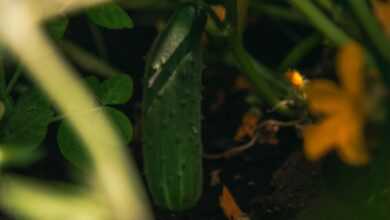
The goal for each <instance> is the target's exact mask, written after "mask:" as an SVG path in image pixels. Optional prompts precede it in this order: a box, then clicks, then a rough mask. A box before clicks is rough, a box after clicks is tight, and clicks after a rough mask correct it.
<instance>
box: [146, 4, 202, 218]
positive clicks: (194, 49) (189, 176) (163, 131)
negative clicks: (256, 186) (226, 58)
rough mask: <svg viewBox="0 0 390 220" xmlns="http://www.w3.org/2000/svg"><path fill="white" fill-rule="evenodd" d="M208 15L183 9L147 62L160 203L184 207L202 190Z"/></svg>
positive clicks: (150, 168) (152, 178)
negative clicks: (203, 46) (204, 52)
mask: <svg viewBox="0 0 390 220" xmlns="http://www.w3.org/2000/svg"><path fill="white" fill-rule="evenodd" d="M206 17H207V16H206V13H205V12H204V10H203V9H202V8H200V7H199V6H197V5H191V4H187V5H184V6H183V7H181V8H180V9H179V10H178V11H176V13H175V14H174V15H173V16H172V17H171V18H170V19H169V21H168V24H167V26H166V28H165V29H164V30H163V31H162V32H161V33H160V34H159V36H158V37H157V39H156V41H155V42H154V44H153V46H152V48H151V50H150V52H149V54H148V56H147V62H146V70H145V81H144V101H143V156H144V170H145V176H146V181H147V184H148V187H149V190H150V193H151V196H152V198H153V200H154V202H155V204H156V205H158V206H160V207H162V208H164V209H168V210H172V211H182V210H186V209H189V208H192V207H193V206H195V205H196V203H197V202H198V200H199V198H200V195H201V192H202V182H203V181H202V143H201V134H200V129H201V123H200V121H201V72H202V69H203V63H202V59H201V49H200V39H201V34H202V32H203V29H204V25H205V22H206Z"/></svg>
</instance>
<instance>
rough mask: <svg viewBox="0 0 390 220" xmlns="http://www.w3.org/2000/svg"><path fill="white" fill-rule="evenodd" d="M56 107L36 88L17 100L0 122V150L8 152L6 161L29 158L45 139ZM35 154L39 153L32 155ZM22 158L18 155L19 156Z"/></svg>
mask: <svg viewBox="0 0 390 220" xmlns="http://www.w3.org/2000/svg"><path fill="white" fill-rule="evenodd" d="M53 114H54V112H53V110H52V108H51V106H50V104H49V102H48V100H47V99H46V97H45V96H44V95H43V94H42V93H40V92H39V91H38V90H35V89H33V90H32V91H28V92H26V93H24V94H23V95H22V96H21V97H19V99H18V100H17V102H16V104H15V106H14V107H13V108H12V110H11V112H8V113H7V114H6V115H5V117H4V118H3V119H2V121H1V123H0V143H1V145H2V148H0V150H1V151H2V152H4V154H6V160H10V161H6V162H7V163H12V160H14V159H16V160H18V161H23V160H20V158H24V159H26V157H25V156H28V155H24V153H23V152H25V154H30V153H31V152H32V151H33V150H34V149H35V148H36V147H38V146H39V145H40V144H41V143H42V141H43V140H44V138H45V136H46V133H47V128H48V125H49V123H50V121H51V120H52V117H53ZM31 156H33V157H36V155H31ZM17 158H19V159H17Z"/></svg>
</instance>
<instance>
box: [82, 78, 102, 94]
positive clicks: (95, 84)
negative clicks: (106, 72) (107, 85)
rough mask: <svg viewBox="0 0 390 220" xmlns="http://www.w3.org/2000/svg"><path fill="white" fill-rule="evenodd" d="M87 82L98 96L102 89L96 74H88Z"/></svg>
mask: <svg viewBox="0 0 390 220" xmlns="http://www.w3.org/2000/svg"><path fill="white" fill-rule="evenodd" d="M85 83H86V84H87V86H88V87H89V88H90V89H91V90H92V92H93V93H94V94H95V96H98V94H99V90H100V81H99V79H98V78H97V77H95V76H88V77H86V78H85Z"/></svg>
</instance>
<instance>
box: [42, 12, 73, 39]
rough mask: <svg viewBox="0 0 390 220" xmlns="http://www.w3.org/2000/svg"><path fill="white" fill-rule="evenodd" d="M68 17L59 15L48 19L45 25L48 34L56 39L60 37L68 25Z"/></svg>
mask: <svg viewBox="0 0 390 220" xmlns="http://www.w3.org/2000/svg"><path fill="white" fill-rule="evenodd" d="M68 23H69V19H68V18H67V17H59V18H56V19H53V20H51V21H49V22H48V23H47V25H46V27H47V30H48V32H49V34H50V35H51V36H52V37H53V38H54V39H56V40H59V39H61V38H62V37H63V36H64V34H65V31H66V28H67V27H68Z"/></svg>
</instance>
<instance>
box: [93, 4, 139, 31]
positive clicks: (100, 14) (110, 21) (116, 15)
mask: <svg viewBox="0 0 390 220" xmlns="http://www.w3.org/2000/svg"><path fill="white" fill-rule="evenodd" d="M87 16H88V19H89V20H90V21H92V22H93V23H95V24H97V25H99V26H102V27H105V28H109V29H122V28H132V27H133V26H134V24H133V21H132V20H131V18H130V17H129V16H128V15H127V13H126V11H124V10H123V9H122V8H121V7H120V6H119V5H117V4H115V3H108V4H104V5H100V6H97V7H94V8H91V9H89V10H87Z"/></svg>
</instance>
